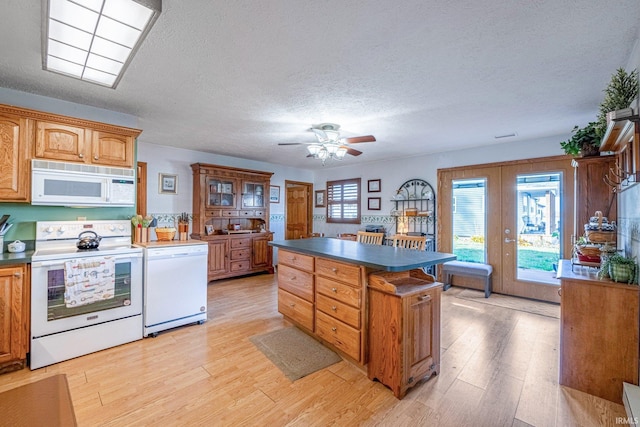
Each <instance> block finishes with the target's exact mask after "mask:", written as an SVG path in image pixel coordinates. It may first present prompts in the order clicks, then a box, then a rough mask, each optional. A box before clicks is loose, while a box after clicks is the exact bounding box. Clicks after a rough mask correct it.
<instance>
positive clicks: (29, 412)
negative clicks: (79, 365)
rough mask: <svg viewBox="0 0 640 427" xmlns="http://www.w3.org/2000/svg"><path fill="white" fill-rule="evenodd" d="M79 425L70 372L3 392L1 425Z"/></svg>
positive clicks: (0, 406) (14, 426)
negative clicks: (71, 392) (74, 408)
mask: <svg viewBox="0 0 640 427" xmlns="http://www.w3.org/2000/svg"><path fill="white" fill-rule="evenodd" d="M76 425H77V423H76V415H75V413H74V411H73V404H72V403H71V395H70V394H69V386H68V384H67V376H66V375H63V374H60V375H53V376H51V377H47V378H45V379H43V380H40V381H36V382H34V383H30V384H25V385H23V386H20V387H16V388H14V389H11V390H7V391H5V392H3V393H0V426H3V427H4V426H7V427H8V426H11V427H20V426H25V427H26V426H29V427H32V426H47V427H71V426H76Z"/></svg>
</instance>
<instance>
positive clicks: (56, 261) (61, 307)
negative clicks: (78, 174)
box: [30, 220, 143, 369]
mask: <svg viewBox="0 0 640 427" xmlns="http://www.w3.org/2000/svg"><path fill="white" fill-rule="evenodd" d="M85 231H92V232H95V233H96V234H97V235H98V236H99V237H100V241H99V245H98V248H97V249H88V250H81V249H78V248H77V246H76V244H77V242H78V240H79V235H80V234H81V233H83V232H85ZM84 236H85V237H86V236H89V237H91V236H92V233H88V234H85V235H84ZM142 273H143V265H142V249H141V248H138V247H135V246H133V245H132V244H131V222H130V221H129V220H96V221H38V222H36V242H35V253H34V254H33V256H32V263H31V334H30V337H31V352H30V368H31V369H36V368H40V367H43V366H47V365H51V364H53V363H58V362H61V361H63V360H68V359H71V358H74V357H78V356H82V355H85V354H89V353H92V352H95V351H99V350H103V349H106V348H109V347H114V346H117V345H120V344H124V343H127V342H131V341H135V340H139V339H142V330H143V328H142V324H143V322H142V285H143V281H142Z"/></svg>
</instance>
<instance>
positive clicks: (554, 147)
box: [314, 132, 570, 236]
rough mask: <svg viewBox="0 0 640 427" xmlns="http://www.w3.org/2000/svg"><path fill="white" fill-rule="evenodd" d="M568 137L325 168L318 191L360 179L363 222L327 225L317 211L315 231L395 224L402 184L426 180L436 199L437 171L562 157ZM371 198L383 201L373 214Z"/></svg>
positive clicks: (317, 180) (319, 174)
mask: <svg viewBox="0 0 640 427" xmlns="http://www.w3.org/2000/svg"><path fill="white" fill-rule="evenodd" d="M569 135H570V133H569V132H568V133H567V135H565V136H560V137H553V138H546V139H539V140H534V141H522V142H505V143H501V144H494V145H490V146H487V147H476V148H469V149H466V150H457V151H448V152H443V153H437V154H430V155H424V156H417V157H411V158H403V159H393V160H386V161H381V162H372V163H367V164H364V165H362V166H359V167H357V168H354V167H353V166H345V167H339V168H327V169H322V170H320V171H318V172H317V173H316V177H315V182H314V188H315V189H316V190H323V189H326V182H327V181H333V180H339V179H348V178H360V179H361V180H362V192H361V193H360V194H361V200H362V208H363V209H362V216H363V221H362V224H360V226H354V225H345V224H326V223H325V222H324V215H325V213H326V212H325V209H324V208H315V210H314V231H315V232H323V233H325V234H326V235H328V236H333V235H336V234H337V233H343V232H345V233H346V232H354V230H357V229H363V228H364V226H365V225H366V224H382V225H385V223H386V224H389V223H392V222H393V220H392V219H391V218H390V212H391V209H392V208H393V207H394V205H393V203H392V202H391V197H393V196H394V195H395V194H396V190H397V189H398V188H399V187H400V185H402V183H404V182H405V181H407V180H409V179H413V178H418V179H423V180H425V181H427V182H428V183H430V184H431V186H432V187H433V188H434V190H435V192H436V197H437V192H438V188H437V176H438V169H441V168H450V167H455V166H465V165H475V164H482V163H492V162H506V161H510V160H520V159H528V158H536V157H546V156H556V155H561V154H564V153H563V151H562V149H561V148H560V141H563V140H564V139H566V138H568V137H569ZM389 150H390V151H391V150H392V147H390V148H389ZM365 154H366V153H365ZM370 179H380V180H381V190H382V191H381V192H380V193H368V192H367V181H368V180H370ZM369 197H380V198H381V199H382V204H381V209H380V210H379V211H370V210H368V209H367V206H368V205H367V199H368V198H369ZM436 200H437V199H436Z"/></svg>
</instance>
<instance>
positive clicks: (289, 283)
mask: <svg viewBox="0 0 640 427" xmlns="http://www.w3.org/2000/svg"><path fill="white" fill-rule="evenodd" d="M278 287H279V288H281V289H285V290H287V291H288V292H291V293H292V294H294V295H297V296H299V297H300V298H304V299H306V300H307V301H313V274H311V273H307V272H305V271H300V270H296V269H295V268H291V267H289V266H287V265H279V266H278Z"/></svg>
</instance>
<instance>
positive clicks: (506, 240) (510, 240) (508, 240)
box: [504, 237, 516, 243]
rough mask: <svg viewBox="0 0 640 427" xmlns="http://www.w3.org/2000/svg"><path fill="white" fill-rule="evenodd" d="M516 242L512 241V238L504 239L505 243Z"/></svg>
mask: <svg viewBox="0 0 640 427" xmlns="http://www.w3.org/2000/svg"><path fill="white" fill-rule="evenodd" d="M515 241H516V239H510V238H508V237H505V238H504V242H505V243H511V242H515Z"/></svg>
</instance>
